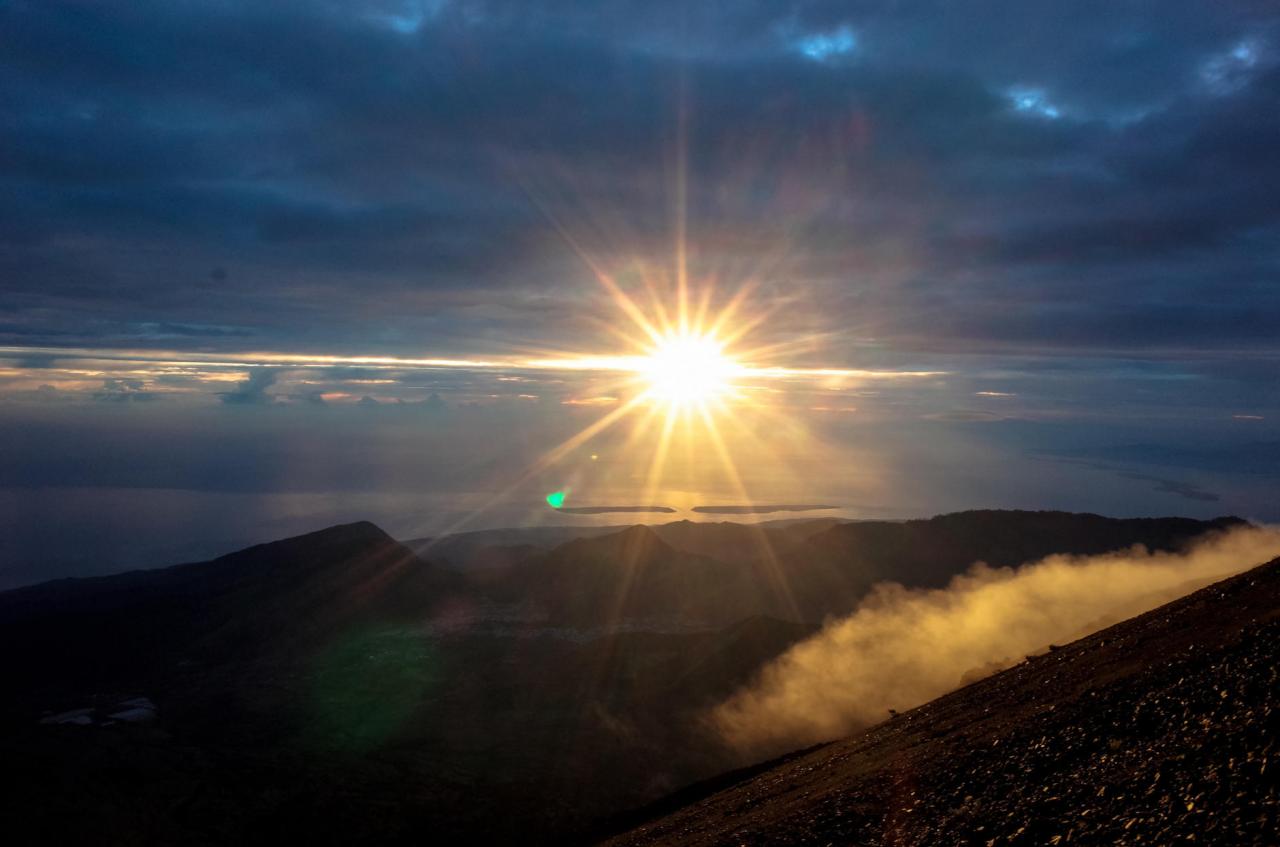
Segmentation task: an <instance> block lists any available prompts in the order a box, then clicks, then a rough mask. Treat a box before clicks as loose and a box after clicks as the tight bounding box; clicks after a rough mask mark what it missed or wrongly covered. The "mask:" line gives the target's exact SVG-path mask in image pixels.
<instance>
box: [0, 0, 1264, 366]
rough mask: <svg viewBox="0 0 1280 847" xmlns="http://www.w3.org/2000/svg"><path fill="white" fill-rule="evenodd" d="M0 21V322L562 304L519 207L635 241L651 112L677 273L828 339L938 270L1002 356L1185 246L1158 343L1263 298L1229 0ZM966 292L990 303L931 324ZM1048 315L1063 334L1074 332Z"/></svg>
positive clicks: (214, 334) (1244, 25) (585, 284)
mask: <svg viewBox="0 0 1280 847" xmlns="http://www.w3.org/2000/svg"><path fill="white" fill-rule="evenodd" d="M0 17H2V18H3V21H2V23H3V26H2V27H0V30H2V31H3V32H4V33H5V35H4V36H3V39H4V44H3V46H4V49H5V56H6V60H5V66H4V68H3V69H2V70H0V98H3V101H4V103H5V104H6V108H5V110H4V115H5V117H4V118H3V119H2V120H3V130H4V133H5V138H6V144H5V145H4V147H3V152H0V183H2V184H3V187H4V192H3V197H4V198H5V199H4V200H3V201H0V223H2V224H3V226H0V231H4V232H7V233H9V234H10V236H11V238H12V239H13V240H12V241H10V242H7V244H8V246H7V247H6V248H5V249H4V250H3V251H0V272H3V273H4V276H5V279H6V283H5V284H6V286H7V288H8V289H9V292H8V293H9V294H10V295H11V302H13V303H14V304H15V306H14V307H13V309H14V311H13V312H11V318H10V319H9V320H7V321H3V322H0V334H3V335H4V336H7V337H8V338H10V339H17V338H19V337H20V338H22V339H25V340H26V341H28V342H31V341H32V340H34V341H37V342H40V341H43V342H46V343H62V342H65V341H66V340H68V339H70V338H78V339H81V340H86V339H88V340H98V341H107V342H110V341H113V340H116V339H121V340H122V339H129V338H133V339H137V338H142V339H143V340H146V339H147V338H148V337H151V338H162V337H163V338H169V337H173V336H179V335H183V334H184V333H186V334H189V335H191V336H193V337H195V336H201V337H202V338H204V339H205V340H206V341H208V342H210V343H217V342H218V340H219V338H221V339H222V341H223V342H227V341H234V339H235V338H237V337H254V338H255V339H256V340H255V343H256V344H264V343H265V344H267V345H273V346H280V347H289V346H298V345H301V346H314V345H316V344H321V343H329V344H332V343H335V342H336V343H363V344H365V345H368V346H373V347H383V348H394V347H396V346H397V344H398V343H399V341H400V339H403V338H415V339H421V340H422V341H425V343H427V344H429V345H439V346H444V345H449V344H451V343H453V340H454V339H455V338H458V337H461V338H468V339H476V340H477V342H483V341H484V339H485V338H486V337H495V336H504V335H505V336H508V337H509V336H510V329H511V328H512V327H513V326H519V327H520V329H521V336H522V337H523V338H526V339H528V340H531V341H536V340H538V339H543V338H547V337H554V336H555V335H556V334H557V332H558V331H559V330H560V329H561V328H562V321H561V320H556V319H555V318H554V317H549V316H548V315H546V314H541V313H535V312H531V311H529V310H527V309H526V308H524V305H526V304H528V303H529V302H531V298H533V297H542V298H549V299H550V300H551V301H552V302H555V301H557V300H559V301H561V302H562V303H564V304H567V303H571V302H574V299H575V297H576V296H577V294H576V293H577V292H579V291H582V290H590V286H591V279H590V275H589V273H588V272H587V271H586V269H585V268H584V267H583V266H582V265H581V264H580V263H578V262H577V260H576V259H575V258H574V257H573V255H572V253H571V251H569V250H568V249H567V248H566V247H565V246H564V245H563V243H561V241H560V239H559V236H557V235H556V233H555V230H554V227H553V226H552V225H551V224H550V222H549V221H548V219H547V218H546V217H545V215H546V214H550V215H552V216H553V217H555V218H556V219H557V221H559V222H560V223H561V224H562V225H565V226H568V228H569V229H570V230H571V231H572V232H573V234H574V235H575V237H576V238H578V240H580V241H581V242H583V243H584V244H585V245H586V246H588V247H589V248H591V249H593V250H595V251H597V252H601V253H604V254H606V255H642V256H644V255H648V256H660V255H664V254H665V253H666V252H668V250H669V248H668V243H669V238H670V230H671V208H672V202H673V198H672V192H671V190H670V187H671V183H672V178H671V166H672V165H671V162H672V155H673V150H674V148H675V145H676V139H677V125H678V120H679V118H678V116H679V115H680V114H681V110H682V109H683V110H684V111H683V113H684V114H685V115H686V116H687V125H688V132H689V135H688V138H689V143H690V151H689V158H690V168H691V181H690V194H689V204H690V221H691V251H692V257H693V261H694V263H695V266H696V268H698V269H700V270H705V271H708V272H717V273H719V274H720V275H725V274H731V272H733V271H735V269H736V270H737V272H739V273H749V272H751V271H758V270H759V269H761V268H766V269H771V270H772V271H773V272H774V273H776V274H778V275H779V276H781V277H784V278H786V279H790V280H799V281H807V282H810V283H811V284H813V285H820V284H825V285H827V286H829V288H830V289H831V290H833V291H834V293H835V297H834V298H833V299H835V300H840V299H842V298H851V297H858V298H860V299H861V300H862V302H859V303H856V304H855V303H849V304H848V306H847V308H846V307H842V308H841V309H839V310H834V311H833V310H830V309H828V310H827V312H828V314H829V315H831V316H832V317H831V318H830V319H829V322H830V323H831V324H832V325H833V326H832V328H835V327H840V328H842V329H845V328H847V326H846V325H842V324H841V323H840V319H839V318H837V317H835V316H837V315H838V316H841V317H844V318H847V319H855V320H857V321H859V322H863V323H864V324H866V325H865V326H863V327H862V328H863V329H864V330H866V331H871V330H872V329H873V328H878V329H881V330H889V331H890V333H889V334H890V337H892V336H893V335H899V336H910V335H913V334H914V333H913V331H912V330H911V328H910V326H909V324H910V322H911V320H912V318H913V316H915V315H918V314H920V312H921V303H920V302H919V299H920V298H919V297H918V296H913V295H912V291H928V290H933V291H937V290H939V289H945V290H946V291H947V292H948V294H947V295H946V296H947V297H948V298H962V299H963V300H964V305H963V306H962V307H961V309H960V310H959V313H958V314H956V315H955V320H953V321H949V322H944V323H943V324H942V325H941V326H936V325H934V326H935V328H934V331H933V333H932V334H933V335H934V336H935V337H936V339H937V341H938V343H940V344H942V345H943V346H944V347H945V346H946V344H947V342H948V338H947V336H948V334H949V335H950V336H952V337H954V338H959V339H964V340H965V341H966V343H968V344H970V345H975V344H976V345H981V344H983V343H984V342H986V343H990V344H992V345H996V344H1002V343H1003V344H1015V345H1018V344H1024V343H1025V339H1026V338H1028V337H1037V336H1038V335H1039V334H1041V333H1042V331H1043V324H1044V321H1045V317H1044V316H1045V315H1046V314H1055V313H1061V312H1062V310H1063V308H1064V307H1069V308H1073V309H1077V310H1078V311H1080V312H1082V314H1081V315H1080V318H1079V325H1080V327H1087V326H1088V325H1089V324H1090V323H1091V322H1092V321H1093V319H1094V318H1097V317H1100V316H1101V315H1102V314H1103V313H1107V314H1110V313H1112V312H1113V311H1114V312H1119V313H1121V314H1123V313H1124V312H1125V311H1126V310H1128V311H1130V312H1132V314H1133V315H1134V316H1135V317H1134V320H1133V321H1129V323H1136V322H1137V321H1138V318H1139V317H1140V316H1141V315H1143V314H1146V313H1147V310H1148V309H1149V308H1150V307H1152V306H1155V305H1157V300H1156V299H1153V298H1151V297H1149V296H1148V297H1139V298H1131V299H1135V301H1134V302H1130V303H1116V302H1110V301H1109V298H1094V297H1090V298H1089V299H1088V304H1087V305H1085V306H1081V305H1080V302H1081V299H1082V298H1081V297H1080V293H1081V291H1089V292H1094V291H1096V290H1098V289H1102V290H1106V291H1109V292H1111V293H1112V294H1113V296H1115V297H1124V296H1126V292H1129V291H1132V290H1134V289H1138V288H1146V289H1150V288H1151V287H1152V286H1144V284H1143V283H1142V282H1141V281H1140V280H1141V279H1142V278H1144V277H1145V278H1147V279H1155V280H1161V279H1165V278H1168V277H1170V276H1173V277H1178V276H1180V275H1182V276H1186V274H1185V273H1183V271H1184V269H1185V265H1186V264H1187V263H1190V264H1191V265H1193V266H1194V269H1195V273H1194V277H1195V279H1194V280H1191V281H1187V280H1186V279H1184V278H1178V279H1172V280H1170V281H1169V282H1168V283H1167V284H1156V285H1155V286H1154V287H1155V288H1157V289H1158V304H1159V305H1160V306H1161V307H1162V308H1164V309H1166V310H1167V311H1168V312H1169V313H1170V314H1173V315H1178V314H1183V315H1185V316H1186V320H1182V321H1179V320H1178V319H1174V320H1173V321H1172V323H1171V324H1170V325H1171V326H1173V327H1174V329H1173V330H1171V333H1170V334H1172V332H1180V331H1183V330H1184V329H1185V328H1186V325H1187V324H1188V323H1191V324H1195V323H1196V322H1195V320H1194V316H1195V309H1196V307H1197V306H1198V304H1199V303H1200V302H1202V299H1203V293H1204V290H1205V287H1206V286H1208V285H1210V284H1212V285H1214V286H1216V288H1215V290H1216V291H1217V292H1218V293H1219V296H1221V297H1222V298H1223V299H1229V300H1231V301H1232V302H1234V303H1237V304H1239V305H1240V306H1241V307H1242V308H1244V309H1245V310H1250V311H1252V312H1253V313H1255V314H1259V315H1267V316H1270V315H1272V314H1274V313H1275V312H1276V310H1277V309H1280V304H1278V303H1277V301H1276V299H1275V298H1276V295H1275V294H1274V292H1273V290H1268V289H1267V288H1266V287H1264V286H1260V285H1259V284H1258V277H1259V275H1262V274H1270V273H1273V271H1272V270H1271V269H1272V268H1273V267H1274V262H1275V260H1276V255H1275V250H1276V248H1275V246H1274V245H1275V243H1276V240H1275V239H1274V238H1273V237H1268V233H1270V234H1272V235H1273V234H1274V232H1275V229H1276V227H1277V226H1278V225H1280V221H1277V215H1278V214H1280V212H1278V211H1277V209H1276V206H1275V203H1274V202H1273V200H1272V198H1273V197H1274V196H1275V195H1276V193H1277V189H1278V188H1280V185H1277V181H1278V180H1280V177H1278V176H1277V173H1280V169H1278V168H1277V167H1276V166H1275V165H1274V163H1273V157H1272V156H1271V155H1270V151H1271V150H1273V149H1274V148H1275V146H1276V142H1277V141H1280V124H1278V123H1277V119H1276V115H1277V114H1280V109H1278V108H1277V105H1280V104H1277V102H1276V98H1277V91H1280V85H1277V77H1276V74H1277V62H1276V56H1277V50H1278V49H1280V29H1278V28H1277V25H1276V16H1275V15H1274V14H1271V13H1269V12H1268V11H1267V10H1266V7H1265V5H1262V4H1246V3H1227V4H1217V5H1215V6H1214V7H1213V8H1212V9H1208V10H1206V8H1205V7H1204V5H1203V4H1200V3H1191V2H1174V3H1162V4H1159V8H1158V9H1157V8H1156V6H1154V5H1153V4H1149V3H1142V2H1125V3H1112V2H1107V3H1093V4H1090V7H1089V9H1088V10H1086V11H1082V10H1080V9H1078V8H1073V9H1072V10H1071V11H1070V13H1068V12H1067V10H1066V9H1064V7H1062V6H1060V5H1059V4H1049V3H1008V4H997V3H982V4H976V5H975V4H948V3H928V2H920V3H910V4H884V3H838V4H837V3H826V2H811V3H799V4H770V3H760V2H748V3H744V4H735V6H734V7H733V8H732V9H729V8H724V7H715V11H711V10H710V7H708V8H704V9H701V10H690V9H688V8H686V6H685V4H666V3H654V4H639V3H633V2H607V3H602V4H591V5H590V6H589V7H583V6H582V5H581V4H577V3H572V4H559V3H550V4H536V5H530V4H523V3H505V2H491V3H477V2H466V3H461V2H458V3H454V2H444V0H442V2H431V3H425V4H417V3H407V2H406V3H403V4H402V3H396V2H365V3H354V4H346V3H344V4H337V3H335V4H301V3H273V4H268V5H266V6H263V5H255V4H240V3H223V4H212V3H211V4H181V5H174V4H167V3H147V2H144V3H137V4H130V5H129V7H128V8H127V9H122V8H118V7H114V6H109V5H97V4H81V3H57V2H53V3H28V2H15V3H11V4H7V5H6V6H5V8H4V10H3V11H0ZM830 33H847V34H848V38H847V39H846V41H847V42H848V43H847V44H845V43H844V42H838V41H831V40H830V38H831V37H830V35H829V34H830ZM824 34H827V37H828V42H820V43H829V44H837V43H838V44H839V45H843V46H838V47H835V48H827V49H828V52H827V53H824V54H823V55H822V56H821V58H822V61H815V56H814V55H812V53H813V51H812V50H811V51H810V54H806V52H805V48H804V45H805V44H808V43H811V42H812V39H813V38H819V39H820V38H821V37H823V36H824ZM682 104H683V105H682ZM124 245H128V247H125V246H124ZM780 255H781V256H783V257H784V258H783V260H782V261H781V263H779V259H778V257H779V256H780ZM232 263H234V265H235V267H236V272H235V273H234V274H229V273H227V272H226V271H225V267H227V266H228V265H229V264H232ZM209 268H213V269H214V270H213V271H212V272H211V271H209V270H208V269H209ZM1250 269H1252V273H1251V272H1250ZM1135 279H1137V280H1139V281H1135ZM1011 290H1016V291H1017V292H1018V293H1017V296H1016V297H1015V298H1012V299H1011V298H1010V297H1009V296H1008V294H1009V292H1010V291H1011ZM459 293H465V296H463V297H461V298H459V296H458V294H459ZM1241 296H1243V297H1244V299H1243V300H1242V299H1241ZM868 300H869V301H870V302H867V301H868ZM993 303H1000V304H1002V306H1003V307H1004V308H1003V309H1002V320H1001V321H1000V322H999V323H998V324H993V323H992V322H990V321H979V320H975V319H974V318H972V317H967V316H966V315H965V312H966V311H967V312H972V313H973V314H974V315H978V316H981V315H987V314H990V313H991V311H992V309H991V304H993ZM497 304H502V305H503V308H506V309H507V310H508V311H509V313H508V314H507V315H505V316H503V317H495V316H494V315H493V311H494V309H495V308H496V307H497ZM554 311H556V310H553V312H554ZM559 311H560V312H562V313H563V312H564V311H567V310H566V309H564V308H563V306H561V308H560V309H559ZM949 311H950V310H949ZM139 315H144V316H145V318H144V319H143V320H141V321H139ZM433 319H435V322H434V324H433ZM1074 320H1075V319H1074V318H1070V317H1069V318H1068V319H1067V321H1066V323H1067V328H1066V329H1065V330H1064V331H1062V332H1060V333H1056V335H1057V336H1058V337H1059V338H1060V339H1061V341H1062V342H1063V343H1066V344H1069V345H1072V346H1076V347H1089V346H1091V345H1094V344H1097V343H1098V342H1099V340H1100V339H1099V338H1098V337H1096V336H1095V335H1094V334H1091V333H1089V332H1088V331H1086V330H1084V329H1076V328H1072V327H1071V323H1072V321H1074ZM1230 322H1231V320H1230V318H1229V317H1228V318H1223V319H1222V320H1216V319H1210V320H1208V321H1207V322H1204V323H1201V324H1197V325H1195V326H1192V330H1193V331H1194V332H1195V333H1196V336H1197V340H1196V343H1197V344H1200V345H1206V344H1207V345H1225V344H1228V343H1232V342H1233V341H1234V339H1233V338H1231V337H1228V336H1227V334H1226V327H1227V326H1228V325H1229V324H1230ZM1146 323H1147V324H1148V325H1151V324H1155V323H1157V322H1156V321H1147V322H1146ZM930 324H931V325H933V322H932V321H931V322H930ZM139 325H142V326H147V327H158V328H160V329H159V330H158V331H150V330H146V329H144V330H143V331H142V332H141V333H140V332H138V330H137V327H138V326H139ZM197 327H205V329H203V330H201V329H195V328H197ZM375 327H376V329H377V331H376V332H371V331H370V330H372V329H374V328H375ZM183 328H185V329H183ZM1111 332H1113V330H1108V333H1111ZM881 334H883V333H881ZM1101 334H1102V333H1098V334H1097V335H1101ZM1135 338H1136V336H1135ZM1135 343H1145V342H1143V341H1142V340H1141V339H1139V340H1137V341H1136V342H1135Z"/></svg>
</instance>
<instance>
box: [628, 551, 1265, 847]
mask: <svg viewBox="0 0 1280 847" xmlns="http://www.w3.org/2000/svg"><path fill="white" fill-rule="evenodd" d="M1277 644H1280V559H1277V560H1275V561H1272V562H1270V563H1269V564H1266V565H1262V566H1260V567H1258V568H1256V569H1254V570H1251V571H1248V572H1246V573H1244V574H1241V575H1239V576H1236V577H1233V578H1231V579H1228V580H1225V581H1223V582H1220V583H1218V584H1215V585H1212V586H1210V587H1208V588H1205V589H1202V590H1200V591H1198V592H1196V593H1194V594H1192V595H1190V596H1188V597H1185V598H1183V599H1181V600H1178V601H1175V602H1173V603H1170V604H1168V605H1166V606H1163V607H1161V608H1158V609H1156V610H1154V611H1152V612H1149V613H1147V614H1145V615H1142V616H1140V617H1137V618H1134V619H1132V620H1130V621H1126V622H1124V623H1121V624H1118V625H1116V626H1113V627H1111V628H1109V629H1106V630H1103V631H1101V632H1098V633H1096V634H1094V635H1092V636H1090V637H1088V638H1084V639H1081V640H1080V641H1077V642H1074V643H1072V644H1070V645H1067V646H1065V647H1061V648H1057V649H1053V650H1051V651H1050V652H1047V653H1045V654H1043V655H1039V656H1035V657H1031V658H1028V659H1027V660H1026V661H1025V662H1023V663H1022V664H1020V665H1018V666H1017V667H1014V668H1012V669H1010V670H1008V671H1005V672H1003V673H1000V674H997V675H996V676H993V677H990V678H988V679H986V680H983V681H981V682H978V683H975V684H973V685H970V686H968V687H966V688H963V689H961V690H959V691H956V692H954V693H952V694H949V695H947V696H945V697H941V698H939V699H938V700H935V701H933V702H931V703H928V704H926V705H924V706H921V707H919V708H917V709H913V710H911V711H910V712H906V713H904V714H900V715H896V716H892V717H890V718H889V719H888V720H886V721H885V722H884V723H882V724H880V725H878V726H875V727H873V728H871V729H869V730H867V731H865V732H863V733H860V734H858V735H855V736H853V737H851V738H848V739H845V740H843V741H839V742H835V743H832V744H828V745H824V746H821V747H819V748H817V749H814V750H812V751H809V752H807V753H805V754H802V755H798V756H793V757H790V758H788V759H786V760H784V761H781V762H779V763H777V764H776V766H774V767H770V768H766V769H763V770H761V769H759V768H756V769H753V770H752V771H750V772H743V773H741V774H739V775H737V776H734V775H728V776H726V777H722V778H720V779H718V780H715V781H713V782H710V783H707V784H705V785H704V786H703V787H702V788H697V787H695V788H692V789H689V790H687V791H686V792H684V793H683V794H682V795H680V796H678V797H676V798H672V799H670V800H668V801H667V802H665V803H662V804H658V805H656V806H655V807H652V808H651V809H650V810H648V815H649V816H650V818H651V819H649V820H647V821H645V822H643V823H641V824H639V825H638V826H636V827H635V828H634V829H632V830H631V831H629V832H626V833H623V834H621V835H617V836H615V837H613V838H612V839H611V840H609V841H608V843H609V844H612V845H635V846H636V847H638V846H639V845H675V844H680V845H744V844H745V845H750V844H778V845H786V844H859V845H890V844H892V845H948V844H957V845H959V844H986V845H1016V844H1025V845H1032V844H1037V845H1039V844H1053V845H1059V844H1135V845H1137V844H1174V843H1203V844H1233V845H1234V844H1258V845H1263V844H1275V843H1277V841H1278V840H1280V829H1278V826H1280V823H1278V821H1280V818H1278V814H1280V792H1278V790H1277V788H1276V786H1277V784H1280V783H1277V782H1276V781H1275V780H1274V774H1273V773H1271V772H1272V771H1275V770H1276V768H1277V766H1280V761H1277V759H1278V758H1280V751H1278V750H1277V748H1276V740H1275V739H1276V737H1277V729H1278V728H1280V680H1278V679H1277V668H1276V661H1275V648H1276V645H1277ZM640 817H643V815H641V816H640ZM633 820H634V819H633Z"/></svg>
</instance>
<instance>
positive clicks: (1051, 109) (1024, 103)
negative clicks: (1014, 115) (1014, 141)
mask: <svg viewBox="0 0 1280 847" xmlns="http://www.w3.org/2000/svg"><path fill="white" fill-rule="evenodd" d="M1006 96H1007V97H1008V98H1009V101H1010V103H1012V105H1013V108H1014V109H1016V110H1017V111H1019V112H1026V113H1028V114H1032V115H1037V116H1039V117H1042V118H1051V119H1056V118H1060V117H1062V111H1061V110H1060V109H1059V108H1058V107H1057V106H1055V105H1054V104H1053V103H1051V102H1049V99H1048V95H1047V94H1046V93H1045V92H1044V90H1043V89H1039V88H1028V87H1024V86H1015V87H1013V88H1010V89H1009V90H1008V91H1007V92H1006Z"/></svg>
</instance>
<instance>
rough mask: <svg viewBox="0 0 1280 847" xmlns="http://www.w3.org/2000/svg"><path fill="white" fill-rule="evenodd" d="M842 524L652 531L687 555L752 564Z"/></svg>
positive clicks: (680, 525) (678, 524)
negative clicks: (696, 554)
mask: <svg viewBox="0 0 1280 847" xmlns="http://www.w3.org/2000/svg"><path fill="white" fill-rule="evenodd" d="M841 523H843V521H840V520H838V519H836V518H820V519H817V520H793V521H783V522H769V523H762V524H741V523H728V522H722V523H700V522H695V521H673V522H672V523H666V524H659V525H657V526H654V527H653V531H654V532H655V533H657V535H658V537H659V538H661V539H662V540H663V541H665V542H667V543H668V544H670V545H671V546H672V547H675V548H676V549H677V550H683V551H685V552H686V553H698V554H700V555H703V556H711V557H712V558H715V559H719V560H720V561H722V562H733V563H751V562H758V561H768V560H770V559H774V558H777V557H778V556H780V555H782V554H785V553H789V552H791V551H792V550H793V549H794V548H795V547H796V546H797V545H798V544H800V543H801V542H803V541H804V540H805V539H807V538H809V537H810V536H812V535H814V534H816V533H819V532H822V531H824V530H827V529H830V528H831V527H833V526H837V525H839V524H841Z"/></svg>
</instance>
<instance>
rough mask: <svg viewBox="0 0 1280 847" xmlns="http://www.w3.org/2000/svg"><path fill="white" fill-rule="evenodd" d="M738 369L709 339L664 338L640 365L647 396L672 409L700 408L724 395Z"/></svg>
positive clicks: (684, 335)
mask: <svg viewBox="0 0 1280 847" xmlns="http://www.w3.org/2000/svg"><path fill="white" fill-rule="evenodd" d="M738 370H739V365H738V364H737V363H736V362H735V361H734V360H733V359H731V358H730V357H728V356H726V355H725V352H724V345H722V344H721V343H720V342H719V341H717V340H716V339H715V338H714V337H712V336H710V335H697V334H694V333H680V334H672V335H668V336H666V337H665V338H663V339H662V340H661V341H659V342H658V343H657V344H656V345H654V347H653V349H652V350H650V351H649V354H648V356H646V357H645V358H644V359H643V360H642V362H641V373H642V375H643V377H644V378H645V380H646V381H647V382H648V384H649V390H648V394H649V396H651V397H653V398H655V399H658V400H661V401H664V402H666V403H667V404H668V405H670V406H671V407H673V408H689V407H693V406H700V405H703V404H705V403H707V402H708V401H710V400H714V399H716V398H717V397H720V396H722V395H724V394H725V393H727V392H728V391H729V389H730V388H731V387H732V381H733V377H734V375H735V374H736V373H737V372H738Z"/></svg>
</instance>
